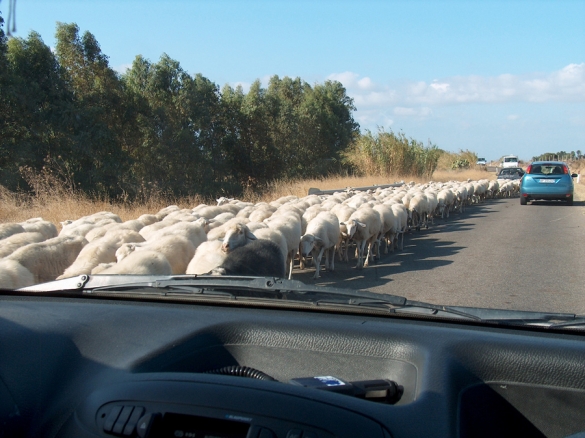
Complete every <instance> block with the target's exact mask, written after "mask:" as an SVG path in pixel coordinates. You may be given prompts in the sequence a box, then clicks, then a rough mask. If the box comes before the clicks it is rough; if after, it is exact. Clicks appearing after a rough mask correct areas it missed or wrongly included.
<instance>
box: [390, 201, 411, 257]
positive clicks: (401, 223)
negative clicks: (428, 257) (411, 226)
mask: <svg viewBox="0 0 585 438" xmlns="http://www.w3.org/2000/svg"><path fill="white" fill-rule="evenodd" d="M390 208H392V212H393V213H394V218H395V219H396V234H397V235H396V239H395V240H394V245H393V246H392V248H393V249H394V248H397V247H398V238H399V237H400V238H401V239H400V250H401V251H402V250H403V249H404V233H406V230H407V228H408V210H407V209H406V207H405V206H404V205H402V204H392V205H390Z"/></svg>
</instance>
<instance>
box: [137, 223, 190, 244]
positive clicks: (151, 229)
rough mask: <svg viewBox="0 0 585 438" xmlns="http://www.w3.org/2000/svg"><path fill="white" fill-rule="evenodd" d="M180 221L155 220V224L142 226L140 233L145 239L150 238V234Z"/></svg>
mask: <svg viewBox="0 0 585 438" xmlns="http://www.w3.org/2000/svg"><path fill="white" fill-rule="evenodd" d="M179 222H181V221H180V220H179V219H169V220H168V221H160V222H155V223H154V224H151V225H147V226H145V227H144V228H142V229H141V230H140V231H139V233H140V234H141V235H142V237H144V239H146V240H148V239H149V238H150V236H152V235H153V234H155V233H156V232H157V231H159V230H162V229H163V228H165V227H169V226H171V225H173V224H176V223H179Z"/></svg>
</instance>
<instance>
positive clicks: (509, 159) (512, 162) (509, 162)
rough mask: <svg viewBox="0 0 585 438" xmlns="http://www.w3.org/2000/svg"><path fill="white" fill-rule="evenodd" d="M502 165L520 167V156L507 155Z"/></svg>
mask: <svg viewBox="0 0 585 438" xmlns="http://www.w3.org/2000/svg"><path fill="white" fill-rule="evenodd" d="M502 167H520V165H519V164H518V157H517V156H516V155H506V156H505V157H504V158H503V159H502Z"/></svg>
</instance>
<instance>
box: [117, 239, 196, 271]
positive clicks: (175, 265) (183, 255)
mask: <svg viewBox="0 0 585 438" xmlns="http://www.w3.org/2000/svg"><path fill="white" fill-rule="evenodd" d="M134 251H154V252H157V253H159V254H162V255H164V256H165V257H166V258H167V260H168V261H169V263H170V265H171V271H172V273H173V274H175V275H178V274H184V273H185V272H186V270H187V265H188V264H189V262H190V261H191V259H192V258H193V256H194V255H195V246H194V245H193V243H192V242H191V241H190V240H189V239H188V238H187V237H184V236H179V235H165V236H163V237H161V238H160V239H156V240H152V241H148V242H142V243H124V244H123V245H121V246H120V248H118V250H117V251H116V254H115V255H116V259H117V260H118V263H120V262H121V261H122V260H124V259H125V258H126V257H128V256H129V255H130V254H131V253H132V252H134Z"/></svg>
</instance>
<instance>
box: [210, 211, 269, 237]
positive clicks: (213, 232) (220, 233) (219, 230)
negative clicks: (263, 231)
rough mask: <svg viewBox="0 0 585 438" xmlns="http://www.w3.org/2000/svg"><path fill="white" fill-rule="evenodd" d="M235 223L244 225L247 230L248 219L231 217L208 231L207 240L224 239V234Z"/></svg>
mask: <svg viewBox="0 0 585 438" xmlns="http://www.w3.org/2000/svg"><path fill="white" fill-rule="evenodd" d="M237 223H242V224H246V225H247V226H248V228H249V224H250V220H249V219H248V218H242V217H238V216H236V217H233V218H231V219H230V220H228V221H227V222H225V223H224V224H223V225H220V226H218V227H216V228H211V229H209V231H208V232H207V240H218V239H223V238H224V237H225V233H226V232H227V230H228V229H230V227H232V226H233V225H234V224H237ZM256 224H258V222H256ZM266 226H267V225H266ZM250 231H252V232H254V230H250Z"/></svg>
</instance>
